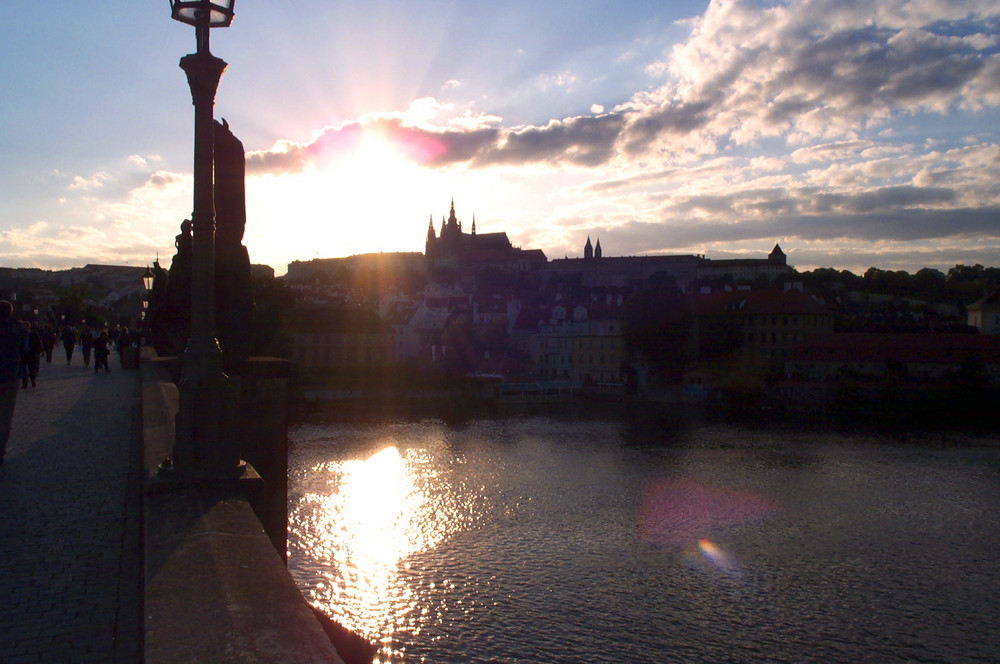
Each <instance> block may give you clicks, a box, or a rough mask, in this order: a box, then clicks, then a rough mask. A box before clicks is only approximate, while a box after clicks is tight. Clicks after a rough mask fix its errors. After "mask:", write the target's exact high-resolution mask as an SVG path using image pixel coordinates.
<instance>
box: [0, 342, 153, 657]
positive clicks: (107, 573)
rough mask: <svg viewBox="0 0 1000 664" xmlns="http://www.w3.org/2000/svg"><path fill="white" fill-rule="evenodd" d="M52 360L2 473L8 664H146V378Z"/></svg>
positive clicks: (2, 627)
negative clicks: (142, 382)
mask: <svg viewBox="0 0 1000 664" xmlns="http://www.w3.org/2000/svg"><path fill="white" fill-rule="evenodd" d="M111 368H112V371H111V373H110V374H105V373H104V372H103V371H102V372H101V373H100V374H95V373H94V370H93V367H92V366H91V367H84V366H83V362H82V358H81V357H80V355H79V351H78V352H77V354H76V356H75V357H74V358H73V365H72V366H67V365H66V358H65V355H64V354H63V353H62V349H61V348H57V349H56V353H55V354H54V355H53V358H52V363H51V364H47V363H46V362H45V358H44V356H43V358H42V367H41V371H40V372H39V377H38V387H36V388H30V387H29V388H28V389H24V390H21V391H20V393H19V394H18V398H17V409H16V411H15V413H14V426H13V431H12V434H11V438H10V442H9V443H8V446H7V459H6V463H4V464H3V465H0V664H21V663H22V662H24V663H36V662H39V663H41V662H44V663H45V664H49V663H60V662H71V663H76V662H102V663H107V662H111V663H116V662H121V663H126V662H139V661H140V652H141V650H140V637H139V634H140V630H139V625H140V613H139V606H140V599H141V592H140V588H139V583H140V581H139V579H140V578H141V577H140V570H141V564H140V560H141V559H140V553H139V551H140V550H139V543H140V539H139V519H140V517H139V475H138V473H139V472H140V471H139V461H138V456H137V452H138V446H137V444H136V441H137V437H138V436H139V432H140V430H141V426H140V425H141V422H140V407H139V398H140V397H139V394H140V393H139V372H138V371H123V370H121V369H120V368H119V366H118V361H117V355H115V354H112V357H111Z"/></svg>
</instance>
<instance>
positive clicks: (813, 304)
mask: <svg viewBox="0 0 1000 664" xmlns="http://www.w3.org/2000/svg"><path fill="white" fill-rule="evenodd" d="M786 286H787V287H786V288H784V289H783V290H779V289H765V290H754V291H751V290H738V289H735V290H734V289H729V290H723V291H718V292H715V293H703V294H699V295H697V296H694V297H693V304H692V306H693V308H694V312H695V331H696V341H695V343H696V345H697V348H698V356H699V359H700V360H711V359H715V358H718V357H722V356H725V355H731V354H733V353H734V352H735V353H739V354H743V355H753V356H757V357H759V358H761V359H763V360H764V361H765V362H766V363H767V365H768V366H769V367H770V368H771V370H772V371H776V372H780V371H781V369H782V367H783V366H784V362H785V358H786V357H787V356H788V353H789V352H790V351H791V349H793V348H795V347H796V346H797V345H799V344H801V343H802V342H804V341H806V340H807V339H810V338H812V337H814V336H818V335H822V334H829V333H831V332H833V324H834V311H833V310H832V309H831V308H830V307H828V306H827V305H826V304H824V303H822V302H819V301H817V300H815V299H813V298H812V297H810V296H808V295H806V294H805V293H803V292H802V291H801V290H800V289H799V288H798V287H797V284H796V285H792V284H786Z"/></svg>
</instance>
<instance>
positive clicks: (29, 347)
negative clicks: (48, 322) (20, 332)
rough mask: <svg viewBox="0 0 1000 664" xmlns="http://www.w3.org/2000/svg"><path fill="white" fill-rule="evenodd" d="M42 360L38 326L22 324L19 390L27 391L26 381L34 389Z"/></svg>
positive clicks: (40, 336)
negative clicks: (29, 382) (21, 368)
mask: <svg viewBox="0 0 1000 664" xmlns="http://www.w3.org/2000/svg"><path fill="white" fill-rule="evenodd" d="M41 358H42V335H40V334H39V333H38V325H36V324H34V323H28V322H25V323H24V339H23V341H22V342H21V364H22V366H23V370H22V372H21V388H22V389H28V380H29V379H30V380H31V386H32V387H36V385H35V378H36V377H37V376H38V365H39V363H40V362H41Z"/></svg>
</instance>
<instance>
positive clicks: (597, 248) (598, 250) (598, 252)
mask: <svg viewBox="0 0 1000 664" xmlns="http://www.w3.org/2000/svg"><path fill="white" fill-rule="evenodd" d="M600 257H601V238H597V244H596V245H594V258H600Z"/></svg>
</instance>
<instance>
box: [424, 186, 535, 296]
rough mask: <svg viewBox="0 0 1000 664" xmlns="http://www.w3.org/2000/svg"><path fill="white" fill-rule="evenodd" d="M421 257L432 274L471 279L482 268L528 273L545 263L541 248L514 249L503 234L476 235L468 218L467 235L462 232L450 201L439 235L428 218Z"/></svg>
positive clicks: (431, 220) (460, 224)
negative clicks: (425, 239)
mask: <svg viewBox="0 0 1000 664" xmlns="http://www.w3.org/2000/svg"><path fill="white" fill-rule="evenodd" d="M424 255H425V256H426V259H427V267H428V269H429V270H430V271H431V273H432V274H436V275H441V274H442V273H446V272H448V273H451V274H453V275H455V276H460V277H463V276H473V275H475V274H476V273H477V272H480V271H482V270H485V269H496V270H499V271H501V272H506V273H516V272H528V271H531V270H535V269H538V268H539V267H541V266H544V265H545V264H546V262H547V259H546V258H545V253H544V252H542V250H541V249H521V248H519V247H514V246H513V245H511V243H510V239H509V238H508V237H507V234H506V233H476V219H475V217H473V218H472V228H471V232H470V233H466V232H465V231H464V230H463V229H462V222H461V220H460V219H459V218H458V216H457V215H456V214H455V201H454V200H452V202H451V210H450V211H449V213H448V218H447V219H443V218H442V220H441V233H440V235H439V234H438V233H436V232H435V230H434V217H433V215H432V216H431V218H430V222H429V223H428V225H427V241H426V244H425V247H424Z"/></svg>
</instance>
